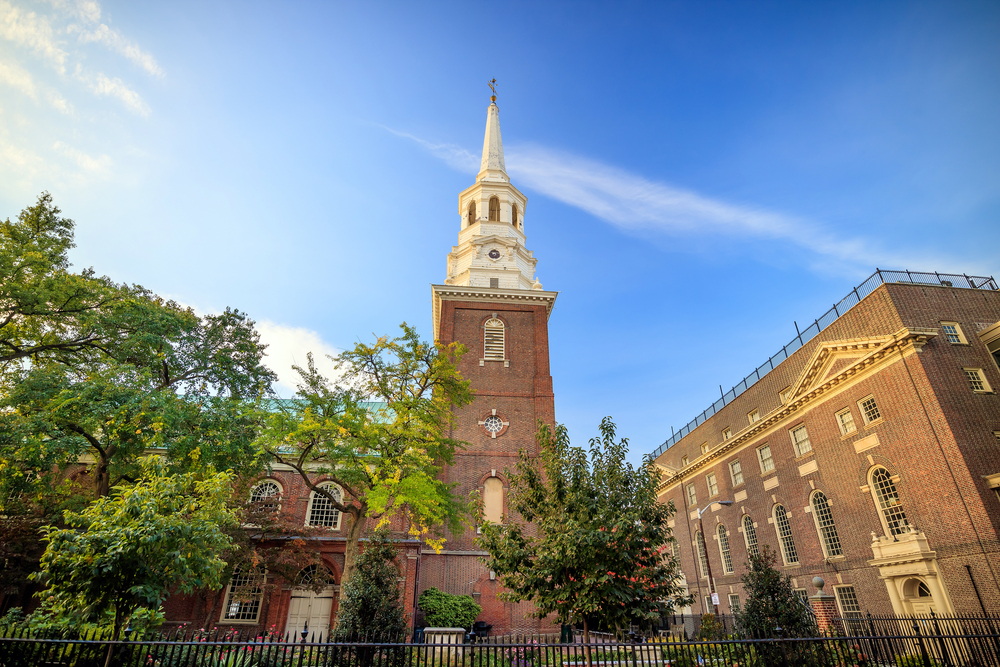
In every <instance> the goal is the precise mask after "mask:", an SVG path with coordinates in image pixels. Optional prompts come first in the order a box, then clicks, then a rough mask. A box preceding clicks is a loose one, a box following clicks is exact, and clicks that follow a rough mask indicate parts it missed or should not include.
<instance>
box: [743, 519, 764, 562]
mask: <svg viewBox="0 0 1000 667" xmlns="http://www.w3.org/2000/svg"><path fill="white" fill-rule="evenodd" d="M743 541H744V542H746V543H747V553H748V554H750V555H751V556H759V555H760V549H758V548H757V529H756V528H755V527H754V525H753V519H751V518H750V515H749V514H744V515H743Z"/></svg>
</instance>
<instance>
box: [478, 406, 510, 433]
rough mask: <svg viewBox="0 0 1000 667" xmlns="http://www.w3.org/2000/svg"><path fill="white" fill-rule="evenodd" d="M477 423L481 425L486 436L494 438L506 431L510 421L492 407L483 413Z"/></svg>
mask: <svg viewBox="0 0 1000 667" xmlns="http://www.w3.org/2000/svg"><path fill="white" fill-rule="evenodd" d="M479 425H480V426H482V427H483V430H484V431H486V434H487V435H488V436H490V437H491V438H495V437H497V436H498V435H503V434H504V433H506V432H507V428H508V427H510V422H509V421H507V418H506V417H504V416H503V415H502V414H500V413H498V412H497V411H496V410H495V409H494V410H490V411H489V412H488V413H486V414H485V415H483V418H482V419H480V420H479Z"/></svg>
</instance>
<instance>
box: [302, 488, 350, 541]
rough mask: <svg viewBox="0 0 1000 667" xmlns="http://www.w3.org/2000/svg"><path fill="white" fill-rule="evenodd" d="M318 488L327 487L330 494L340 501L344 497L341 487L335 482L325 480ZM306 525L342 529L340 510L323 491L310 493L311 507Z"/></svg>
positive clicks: (307, 514) (307, 512) (307, 513)
mask: <svg viewBox="0 0 1000 667" xmlns="http://www.w3.org/2000/svg"><path fill="white" fill-rule="evenodd" d="M318 488H320V489H325V490H326V491H327V492H328V493H330V495H332V496H333V497H334V498H336V499H337V501H338V502H340V501H341V499H342V498H343V494H342V493H341V491H340V487H339V486H337V485H336V484H334V483H333V482H323V483H322V484H319V485H318ZM306 525H307V526H323V527H326V528H332V529H333V530H340V510H338V509H337V508H336V507H335V506H334V504H333V502H331V500H330V499H329V498H328V497H327V496H326V495H325V494H322V493H316V492H315V491H313V492H312V493H311V494H309V509H308V510H307V511H306Z"/></svg>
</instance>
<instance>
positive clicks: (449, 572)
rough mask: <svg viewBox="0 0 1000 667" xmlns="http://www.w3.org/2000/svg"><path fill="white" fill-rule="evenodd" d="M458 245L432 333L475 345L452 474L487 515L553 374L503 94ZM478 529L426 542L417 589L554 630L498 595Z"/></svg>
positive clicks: (494, 511) (549, 400)
mask: <svg viewBox="0 0 1000 667" xmlns="http://www.w3.org/2000/svg"><path fill="white" fill-rule="evenodd" d="M458 199H459V201H458V213H459V218H460V227H459V234H458V245H456V246H454V247H453V248H452V251H451V253H449V255H448V272H447V279H446V280H445V284H443V285H432V287H431V291H432V297H433V317H434V337H435V339H436V340H439V341H441V342H442V343H451V342H455V341H457V342H460V343H462V344H463V345H465V347H466V349H467V350H468V352H467V353H466V355H465V357H464V358H463V359H462V362H461V364H460V366H459V370H460V371H461V373H462V375H463V377H465V378H467V379H468V380H469V381H470V382H471V385H472V388H473V389H474V390H475V392H476V398H475V400H474V402H473V403H472V404H471V405H469V406H466V407H465V408H462V409H461V410H459V411H458V413H457V414H456V415H455V425H454V431H453V436H454V437H456V438H458V439H460V440H464V441H466V442H468V443H469V444H470V446H469V447H468V449H466V450H465V451H462V452H458V453H457V455H456V457H455V464H454V465H453V466H451V467H450V468H449V469H448V470H447V471H446V477H447V479H448V481H449V482H456V483H458V488H457V489H456V493H457V494H458V495H459V496H460V497H464V496H467V495H468V494H469V493H470V492H475V491H478V492H479V493H481V494H482V496H483V500H484V504H485V515H486V516H485V520H492V521H499V520H500V518H501V516H503V515H504V514H506V504H505V503H506V496H507V478H506V476H505V474H504V470H505V469H506V468H509V467H512V466H513V464H514V463H515V461H516V459H517V454H518V451H519V450H521V449H527V450H529V451H531V452H535V450H536V444H535V432H536V431H537V430H538V423H539V422H543V423H545V424H549V425H550V426H554V424H555V404H554V397H553V392H552V376H551V375H550V374H549V339H548V318H549V315H550V314H551V312H552V307H553V305H554V304H555V300H556V293H555V292H547V291H545V290H543V289H542V285H541V283H540V282H539V281H538V280H537V278H536V277H535V275H534V271H535V264H536V262H537V260H535V259H534V257H533V255H532V253H531V252H530V251H529V250H528V249H527V248H526V246H525V242H526V237H525V226H526V223H525V212H526V208H527V198H526V197H525V196H524V195H523V194H522V193H521V192H520V191H518V190H517V188H515V187H514V186H513V185H512V184H511V183H510V179H509V177H508V176H507V172H506V169H505V166H504V157H503V143H502V141H501V137H500V111H499V109H498V107H497V105H496V98H495V97H494V98H493V101H492V103H491V104H490V106H489V109H488V111H487V123H486V136H485V138H484V141H483V158H482V163H481V168H480V171H479V174H478V175H477V177H476V182H475V184H473V185H472V186H470V187H469V188H467V189H466V190H464V191H463V192H462V193H460V194H459V198H458ZM474 538H475V531H469V532H467V533H465V534H463V535H451V536H450V537H449V539H448V542H447V543H446V544H445V547H444V550H443V551H442V552H441V553H440V554H435V553H434V552H432V551H428V550H427V549H426V548H425V549H424V552H423V556H422V558H421V565H420V568H421V571H420V584H419V588H420V590H424V589H426V588H428V587H430V586H434V587H437V588H439V589H441V590H443V591H446V592H449V593H456V594H468V595H472V596H473V597H474V598H475V599H476V601H477V602H478V603H479V604H480V605H482V607H483V613H482V614H481V615H480V617H479V620H481V621H484V622H486V623H489V624H491V625H492V626H493V632H494V634H495V633H497V632H501V633H503V632H509V631H517V632H526V631H534V630H538V629H540V628H542V627H543V626H544V627H548V625H546V624H545V623H544V622H540V621H539V620H537V619H532V618H530V616H529V614H530V612H531V611H532V607H531V605H528V604H520V605H514V604H511V603H504V602H501V601H499V600H498V599H497V593H498V592H499V584H498V582H496V581H495V580H494V579H493V578H491V577H492V575H491V574H490V572H489V570H488V569H487V568H486V567H485V566H483V565H482V563H481V562H480V561H481V558H482V557H483V556H485V553H484V552H481V551H478V550H477V548H476V546H475V544H474Z"/></svg>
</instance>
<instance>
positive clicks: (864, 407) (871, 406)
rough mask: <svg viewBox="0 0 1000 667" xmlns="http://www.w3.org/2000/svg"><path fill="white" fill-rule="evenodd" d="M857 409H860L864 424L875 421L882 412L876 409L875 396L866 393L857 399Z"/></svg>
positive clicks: (880, 416)
mask: <svg viewBox="0 0 1000 667" xmlns="http://www.w3.org/2000/svg"><path fill="white" fill-rule="evenodd" d="M858 409H859V410H861V417H862V418H863V419H864V420H865V426H868V425H869V424H871V423H874V422H877V421H878V420H879V419H881V418H882V412H881V411H880V410H879V409H878V403H876V402H875V397H874V396H871V395H868V396H865V397H864V398H862V399H861V400H860V401H858Z"/></svg>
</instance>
